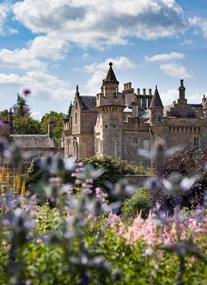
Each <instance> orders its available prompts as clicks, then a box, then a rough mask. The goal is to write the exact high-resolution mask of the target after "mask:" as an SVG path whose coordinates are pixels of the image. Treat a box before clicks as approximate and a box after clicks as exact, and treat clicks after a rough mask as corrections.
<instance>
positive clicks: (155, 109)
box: [149, 85, 164, 125]
mask: <svg viewBox="0 0 207 285" xmlns="http://www.w3.org/2000/svg"><path fill="white" fill-rule="evenodd" d="M149 109H150V124H151V125H155V124H159V123H160V122H161V121H162V118H163V109H164V107H163V104H162V101H161V98H160V94H159V92H158V89H157V85H156V86H155V92H154V96H153V98H152V101H151V103H150V107H149Z"/></svg>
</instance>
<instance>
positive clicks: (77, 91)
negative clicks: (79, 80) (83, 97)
mask: <svg viewBox="0 0 207 285" xmlns="http://www.w3.org/2000/svg"><path fill="white" fill-rule="evenodd" d="M76 94H77V95H79V88H78V85H76Z"/></svg>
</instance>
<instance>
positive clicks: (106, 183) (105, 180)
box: [83, 155, 151, 201]
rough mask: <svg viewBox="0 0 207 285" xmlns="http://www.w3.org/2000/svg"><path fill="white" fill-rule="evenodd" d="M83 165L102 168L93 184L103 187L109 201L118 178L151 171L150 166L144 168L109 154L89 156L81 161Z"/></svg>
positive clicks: (111, 199)
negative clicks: (98, 156)
mask: <svg viewBox="0 0 207 285" xmlns="http://www.w3.org/2000/svg"><path fill="white" fill-rule="evenodd" d="M83 163H84V164H85V165H87V164H90V165H92V166H93V167H94V168H95V169H103V170H104V173H103V174H102V175H101V176H100V177H98V178H97V179H96V180H95V182H94V185H95V186H96V187H97V186H98V187H101V188H102V189H105V191H106V192H107V193H108V195H109V196H108V197H109V199H110V201H114V200H115V198H114V197H113V193H112V192H113V191H111V190H112V188H113V187H114V184H115V183H117V182H118V181H119V180H120V179H123V177H124V175H130V174H131V175H139V174H149V173H151V169H150V168H145V167H144V166H142V165H137V164H130V163H129V162H127V161H126V160H118V159H117V160H116V159H113V158H112V157H110V156H107V155H105V156H103V157H102V158H97V157H91V158H87V159H85V160H84V161H83Z"/></svg>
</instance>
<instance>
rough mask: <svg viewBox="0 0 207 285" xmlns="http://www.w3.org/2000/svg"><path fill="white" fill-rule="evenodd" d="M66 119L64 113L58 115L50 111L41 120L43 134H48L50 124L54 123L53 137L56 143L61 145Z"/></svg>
mask: <svg viewBox="0 0 207 285" xmlns="http://www.w3.org/2000/svg"><path fill="white" fill-rule="evenodd" d="M65 118H66V115H65V114H63V113H57V112H54V111H50V112H49V113H46V114H45V115H44V116H43V117H42V120H41V132H42V133H47V132H48V123H49V122H53V123H54V125H55V127H54V128H53V136H54V139H55V142H56V143H57V144H60V140H61V137H62V132H63V121H64V119H65Z"/></svg>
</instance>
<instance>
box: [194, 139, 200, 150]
mask: <svg viewBox="0 0 207 285" xmlns="http://www.w3.org/2000/svg"><path fill="white" fill-rule="evenodd" d="M193 146H194V147H195V148H196V149H199V147H200V141H199V138H194V139H193Z"/></svg>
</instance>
